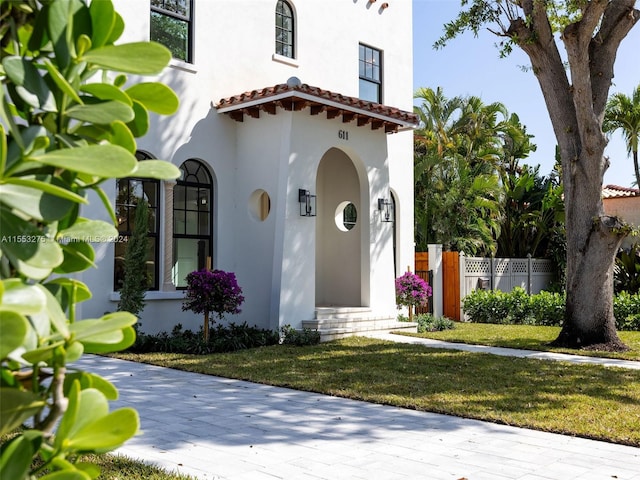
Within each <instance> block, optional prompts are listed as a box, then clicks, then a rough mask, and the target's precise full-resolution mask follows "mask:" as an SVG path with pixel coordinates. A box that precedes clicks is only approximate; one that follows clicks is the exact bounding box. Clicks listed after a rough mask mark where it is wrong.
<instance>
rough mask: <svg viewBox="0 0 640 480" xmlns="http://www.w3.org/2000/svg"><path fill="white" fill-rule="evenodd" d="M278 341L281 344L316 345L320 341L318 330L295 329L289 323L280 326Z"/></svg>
mask: <svg viewBox="0 0 640 480" xmlns="http://www.w3.org/2000/svg"><path fill="white" fill-rule="evenodd" d="M280 343H281V344H283V345H296V346H299V347H302V346H305V345H317V344H318V343H320V332H318V331H317V330H312V329H310V328H303V329H302V330H296V329H295V328H293V327H292V326H291V325H288V324H287V325H284V326H283V327H282V328H280Z"/></svg>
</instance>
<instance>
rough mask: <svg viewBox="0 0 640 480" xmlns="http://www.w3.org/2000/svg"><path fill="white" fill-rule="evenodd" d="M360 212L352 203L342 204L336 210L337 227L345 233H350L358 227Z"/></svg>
mask: <svg viewBox="0 0 640 480" xmlns="http://www.w3.org/2000/svg"><path fill="white" fill-rule="evenodd" d="M357 220H358V211H357V210H356V206H355V205H354V204H353V203H352V202H341V203H340V205H338V208H336V226H337V227H338V229H339V230H342V231H343V232H348V231H349V230H351V229H353V227H355V226H356V221H357Z"/></svg>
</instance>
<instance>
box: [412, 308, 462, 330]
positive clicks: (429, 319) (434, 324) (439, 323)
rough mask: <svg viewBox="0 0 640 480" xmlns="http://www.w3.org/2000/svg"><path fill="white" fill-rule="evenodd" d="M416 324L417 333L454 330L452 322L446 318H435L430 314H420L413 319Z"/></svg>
mask: <svg viewBox="0 0 640 480" xmlns="http://www.w3.org/2000/svg"><path fill="white" fill-rule="evenodd" d="M414 320H415V321H416V323H417V324H418V333H424V332H441V331H442V330H451V329H453V328H455V323H454V322H453V320H451V319H450V318H447V317H440V318H436V317H434V316H433V315H431V314H430V313H421V314H418V315H416V317H415V318H414Z"/></svg>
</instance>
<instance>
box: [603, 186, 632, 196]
mask: <svg viewBox="0 0 640 480" xmlns="http://www.w3.org/2000/svg"><path fill="white" fill-rule="evenodd" d="M625 197H640V190H639V189H637V188H628V187H619V186H618V185H607V186H606V187H604V188H603V189H602V198H625Z"/></svg>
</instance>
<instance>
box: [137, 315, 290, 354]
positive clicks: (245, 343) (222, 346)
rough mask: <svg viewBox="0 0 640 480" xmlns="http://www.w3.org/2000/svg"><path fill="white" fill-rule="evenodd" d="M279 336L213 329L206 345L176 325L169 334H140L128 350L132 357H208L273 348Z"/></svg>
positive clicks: (233, 328) (244, 327)
mask: <svg viewBox="0 0 640 480" xmlns="http://www.w3.org/2000/svg"><path fill="white" fill-rule="evenodd" d="M279 341H280V336H279V335H278V333H277V332H274V331H273V330H264V329H260V328H258V327H250V326H249V325H247V324H246V322H245V323H242V324H241V325H236V324H235V323H230V324H229V325H227V326H223V325H217V326H216V327H215V328H213V329H212V330H211V334H210V336H209V341H208V342H207V341H205V340H204V338H203V335H202V331H199V332H197V333H196V332H192V331H191V330H183V329H182V325H181V324H178V325H176V326H175V327H174V328H173V330H172V331H171V333H170V334H169V333H167V332H160V333H157V334H154V335H148V334H144V333H142V334H140V335H138V337H137V339H136V343H135V344H134V345H133V346H132V347H131V348H130V349H129V350H128V351H129V352H133V353H149V352H163V353H187V354H192V355H207V354H210V353H224V352H235V351H237V350H243V349H248V348H257V347H264V346H267V345H277V344H278V343H279Z"/></svg>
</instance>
